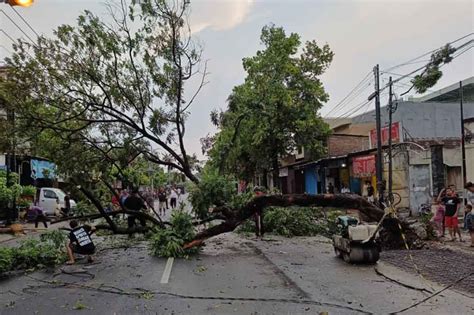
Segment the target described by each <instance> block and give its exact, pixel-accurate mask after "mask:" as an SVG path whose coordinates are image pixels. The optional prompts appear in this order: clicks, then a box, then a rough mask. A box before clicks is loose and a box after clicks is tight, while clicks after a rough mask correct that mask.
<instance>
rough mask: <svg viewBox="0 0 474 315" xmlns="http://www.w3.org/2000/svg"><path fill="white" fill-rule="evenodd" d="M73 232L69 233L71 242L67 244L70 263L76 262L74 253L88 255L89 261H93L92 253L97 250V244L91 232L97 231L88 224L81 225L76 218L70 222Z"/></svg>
mask: <svg viewBox="0 0 474 315" xmlns="http://www.w3.org/2000/svg"><path fill="white" fill-rule="evenodd" d="M69 226H70V227H71V232H70V233H69V243H68V244H67V246H66V250H67V255H68V257H69V261H68V262H67V264H68V265H72V264H74V263H75V262H76V260H75V257H74V253H77V254H80V255H87V261H88V262H92V261H93V259H92V255H93V254H94V252H95V245H94V242H92V239H91V234H92V233H93V232H94V231H95V229H94V228H91V227H90V226H88V225H83V226H79V224H78V223H77V221H76V220H71V222H70V223H69Z"/></svg>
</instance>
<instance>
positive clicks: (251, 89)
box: [205, 25, 334, 179]
mask: <svg viewBox="0 0 474 315" xmlns="http://www.w3.org/2000/svg"><path fill="white" fill-rule="evenodd" d="M260 40H261V43H262V45H263V46H264V48H263V49H262V50H259V51H257V53H256V54H255V56H252V57H248V58H244V59H243V67H244V70H245V71H246V72H247V76H246V78H245V81H244V83H243V84H241V85H238V86H236V87H235V88H234V89H233V91H232V94H231V95H230V96H229V99H228V109H227V110H226V111H225V112H222V113H217V112H214V113H213V114H212V117H211V118H212V121H213V122H214V123H215V124H216V125H217V126H218V127H219V128H220V131H219V133H218V134H217V135H215V136H214V138H213V139H211V141H209V139H207V141H206V142H205V144H206V145H207V149H209V155H210V157H211V162H212V163H214V165H215V166H217V167H218V168H220V169H221V170H225V171H226V172H231V173H233V174H235V175H237V176H238V177H239V178H243V179H250V178H252V176H253V175H254V174H255V173H256V172H260V173H266V172H268V171H270V170H271V169H273V171H275V170H276V171H278V160H279V158H280V157H284V156H286V155H288V154H290V153H292V152H293V151H294V150H295V149H296V148H297V147H300V146H302V147H304V148H305V150H306V151H307V152H308V153H309V154H310V155H311V156H312V157H314V158H317V157H318V156H320V155H321V154H322V153H323V152H324V146H323V141H324V139H325V138H326V137H327V135H328V134H329V128H328V126H327V125H326V124H325V123H324V121H323V120H322V118H321V117H320V115H319V114H318V110H319V109H320V108H321V107H322V106H323V104H324V103H325V102H326V101H327V100H328V94H327V93H326V92H325V90H324V87H323V84H322V82H321V80H320V76H321V75H322V74H323V73H324V71H325V70H326V69H327V68H328V67H329V65H330V63H331V61H332V58H333V55H334V54H333V52H332V51H331V50H330V48H329V46H328V45H324V46H322V47H320V46H318V44H317V43H316V42H315V41H308V42H306V43H305V44H304V45H302V43H301V39H300V36H299V35H298V34H295V33H291V34H289V35H287V34H286V33H285V31H284V29H283V28H281V27H276V26H274V25H268V26H265V27H264V28H263V29H262V33H261V36H260Z"/></svg>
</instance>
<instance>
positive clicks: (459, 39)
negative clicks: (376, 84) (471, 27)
mask: <svg viewBox="0 0 474 315" xmlns="http://www.w3.org/2000/svg"><path fill="white" fill-rule="evenodd" d="M473 34H474V32H471V33H469V34H466V35H464V36H462V37H460V38H458V39H455V40H453V41H451V42H449V43H447V45H452V44H454V43H457V42H459V41H461V40H463V39H465V38H467V37H469V36H472V35H473ZM443 48H444V46H443V47H440V48H436V49H433V50H431V51H429V52H427V53H424V54H422V55H420V56H418V57H415V58H413V59H410V60H408V61H406V62H404V63H401V64H399V65H396V66H393V67H390V68H388V69H385V70H382V71H381V73H386V72H387V71H391V70H394V69H396V68H399V67H403V66H405V65H408V64H410V63H412V62H413V61H415V60H418V59H420V58H423V57H425V56H428V55H430V54H432V53H434V52H436V51H438V50H440V49H443Z"/></svg>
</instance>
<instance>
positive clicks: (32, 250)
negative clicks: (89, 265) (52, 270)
mask: <svg viewBox="0 0 474 315" xmlns="http://www.w3.org/2000/svg"><path fill="white" fill-rule="evenodd" d="M65 244H66V236H65V235H64V233H62V232H61V231H58V230H56V231H51V232H48V233H45V234H42V235H41V237H40V240H37V239H27V240H24V241H22V242H21V244H20V246H19V247H15V248H0V274H1V273H5V272H8V271H11V270H21V269H24V270H27V269H32V268H41V267H44V266H55V265H58V264H61V263H63V262H65V261H66V253H65V249H64V246H65Z"/></svg>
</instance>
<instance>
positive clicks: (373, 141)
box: [370, 122, 400, 148]
mask: <svg viewBox="0 0 474 315" xmlns="http://www.w3.org/2000/svg"><path fill="white" fill-rule="evenodd" d="M388 129H389V128H388V126H385V127H383V128H382V145H387V144H388V136H389V133H388ZM399 142H400V123H399V122H394V123H392V143H399ZM376 146H377V131H376V130H375V129H372V130H371V131H370V147H371V148H375V147H376Z"/></svg>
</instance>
